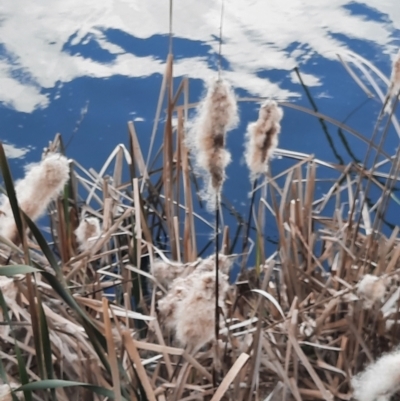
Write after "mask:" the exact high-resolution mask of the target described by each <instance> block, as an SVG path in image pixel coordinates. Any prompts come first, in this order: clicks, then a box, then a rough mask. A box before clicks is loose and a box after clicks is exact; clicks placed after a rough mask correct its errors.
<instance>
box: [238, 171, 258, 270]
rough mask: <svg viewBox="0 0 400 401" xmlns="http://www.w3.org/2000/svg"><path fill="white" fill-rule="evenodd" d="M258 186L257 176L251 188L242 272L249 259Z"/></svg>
mask: <svg viewBox="0 0 400 401" xmlns="http://www.w3.org/2000/svg"><path fill="white" fill-rule="evenodd" d="M256 188H257V178H256V179H255V180H254V182H253V188H252V190H251V200H250V206H249V216H248V218H247V225H246V233H245V235H244V239H243V247H242V253H243V259H242V266H241V272H243V270H244V268H245V264H246V262H247V259H248V255H246V249H247V245H248V244H249V235H250V224H251V211H252V210H253V205H254V200H255V196H256Z"/></svg>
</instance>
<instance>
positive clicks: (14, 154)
mask: <svg viewBox="0 0 400 401" xmlns="http://www.w3.org/2000/svg"><path fill="white" fill-rule="evenodd" d="M3 147H4V151H5V152H6V156H7V157H8V158H9V159H19V158H22V157H24V156H25V155H26V154H27V153H28V152H29V151H30V150H31V149H29V148H17V147H16V146H15V145H12V144H9V143H3Z"/></svg>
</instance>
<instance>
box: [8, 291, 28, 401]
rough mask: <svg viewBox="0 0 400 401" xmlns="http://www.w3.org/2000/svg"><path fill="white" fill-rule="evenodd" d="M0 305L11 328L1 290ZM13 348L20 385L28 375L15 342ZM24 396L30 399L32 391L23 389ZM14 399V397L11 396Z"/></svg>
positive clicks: (23, 383)
mask: <svg viewBox="0 0 400 401" xmlns="http://www.w3.org/2000/svg"><path fill="white" fill-rule="evenodd" d="M0 307H1V308H2V309H3V316H4V319H5V321H6V322H7V323H8V324H9V325H10V327H11V328H12V325H11V319H10V316H9V315H8V307H7V303H6V301H5V299H4V296H3V292H2V291H1V290H0ZM11 332H12V336H13V337H14V338H15V336H14V331H13V330H11ZM14 349H15V354H16V357H17V361H18V371H19V380H20V382H21V384H22V385H25V384H28V383H29V376H28V373H27V371H26V368H25V362H24V360H23V358H22V354H21V350H20V349H19V347H18V345H17V342H15V344H14ZM24 397H25V400H26V401H32V393H31V391H29V390H25V391H24ZM13 400H14V397H13Z"/></svg>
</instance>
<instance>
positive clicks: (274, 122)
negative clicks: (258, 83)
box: [245, 100, 283, 180]
mask: <svg viewBox="0 0 400 401" xmlns="http://www.w3.org/2000/svg"><path fill="white" fill-rule="evenodd" d="M282 117H283V110H282V109H281V108H280V107H278V104H277V103H276V102H275V101H273V100H268V101H266V102H265V103H263V104H262V105H261V107H260V110H259V114H258V120H257V121H256V122H253V123H251V124H249V125H248V127H247V133H246V137H247V143H246V152H245V158H246V163H247V166H248V168H249V170H250V175H251V179H252V180H254V179H255V178H257V177H258V176H259V175H261V174H265V173H266V172H267V171H268V161H269V159H270V158H271V156H272V155H273V153H274V151H275V149H276V147H277V146H278V135H279V133H280V131H281V126H280V121H281V119H282Z"/></svg>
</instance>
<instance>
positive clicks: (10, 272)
mask: <svg viewBox="0 0 400 401" xmlns="http://www.w3.org/2000/svg"><path fill="white" fill-rule="evenodd" d="M40 271H43V270H42V269H38V268H36V267H32V266H27V265H9V266H0V276H15V275H16V274H28V273H39V272H40Z"/></svg>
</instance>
